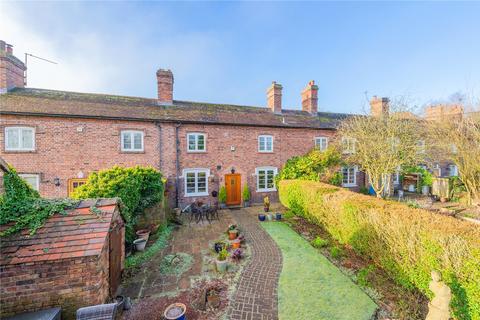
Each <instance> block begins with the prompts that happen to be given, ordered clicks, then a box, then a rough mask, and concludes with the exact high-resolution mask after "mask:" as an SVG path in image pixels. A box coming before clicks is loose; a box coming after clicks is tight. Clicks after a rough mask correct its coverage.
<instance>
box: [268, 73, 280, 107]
mask: <svg viewBox="0 0 480 320" xmlns="http://www.w3.org/2000/svg"><path fill="white" fill-rule="evenodd" d="M267 107H268V108H269V109H270V110H272V112H274V113H282V85H281V84H279V83H277V82H276V81H272V85H271V86H270V87H269V88H268V90H267Z"/></svg>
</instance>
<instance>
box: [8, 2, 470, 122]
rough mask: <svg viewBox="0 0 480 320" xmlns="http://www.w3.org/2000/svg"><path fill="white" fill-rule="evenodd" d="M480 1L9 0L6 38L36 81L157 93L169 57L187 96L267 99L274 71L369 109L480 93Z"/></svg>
mask: <svg viewBox="0 0 480 320" xmlns="http://www.w3.org/2000/svg"><path fill="white" fill-rule="evenodd" d="M479 12H480V2H479V3H474V2H464V3H459V2H398V3H395V2H241V3H238V2H235V3H234V2H181V3H178V2H147V3H140V2H129V3H127V2H108V3H101V2H75V3H73V2H69V3H58V2H45V3H33V2H22V3H14V2H2V3H0V38H2V39H4V40H6V41H7V42H9V43H11V44H13V45H14V52H15V53H16V54H17V55H19V56H20V57H22V58H23V52H30V53H33V54H36V55H39V56H42V57H45V58H48V59H52V60H55V61H58V62H59V64H58V65H51V64H47V63H44V62H40V61H33V60H31V62H30V63H29V74H28V76H29V81H28V85H29V86H31V87H41V88H50V89H63V90H74V91H87V92H101V93H113V94H122V95H132V96H145V97H155V96H156V79H155V71H156V70H157V69H158V68H160V67H162V68H170V69H172V71H173V72H174V75H175V89H174V90H175V91H174V97H175V98H176V99H181V100H192V101H207V102H216V103H234V104H244V105H258V106H262V105H265V99H266V95H265V91H266V88H267V87H268V86H269V84H270V83H271V81H273V80H275V81H277V82H279V83H281V84H282V85H283V87H284V89H283V96H284V99H283V101H284V106H286V107H289V108H297V109H298V108H299V106H300V92H301V90H302V89H303V87H304V86H305V85H306V84H307V83H308V81H309V80H312V79H313V80H315V81H316V83H317V84H318V85H319V109H320V110H323V111H333V112H361V111H362V108H364V106H365V101H366V99H365V97H366V96H369V97H370V96H372V95H379V96H389V97H395V96H408V97H409V98H410V99H411V101H413V102H414V103H416V104H419V105H423V104H425V103H428V102H431V101H433V100H443V99H446V98H448V97H449V96H450V95H451V94H453V93H455V92H458V91H462V92H466V93H467V94H469V95H471V94H474V95H476V96H479V95H478V93H479V92H480V41H479V34H480V19H479V18H478V15H479Z"/></svg>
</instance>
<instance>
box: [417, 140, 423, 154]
mask: <svg viewBox="0 0 480 320" xmlns="http://www.w3.org/2000/svg"><path fill="white" fill-rule="evenodd" d="M417 148H418V153H425V140H418V141H417Z"/></svg>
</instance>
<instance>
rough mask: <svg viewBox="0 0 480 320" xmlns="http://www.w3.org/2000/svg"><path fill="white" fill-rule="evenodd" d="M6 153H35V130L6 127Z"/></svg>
mask: <svg viewBox="0 0 480 320" xmlns="http://www.w3.org/2000/svg"><path fill="white" fill-rule="evenodd" d="M5 150H6V151H34V150H35V128H32V127H6V128H5Z"/></svg>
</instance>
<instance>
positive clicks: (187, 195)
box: [185, 192, 209, 198]
mask: <svg viewBox="0 0 480 320" xmlns="http://www.w3.org/2000/svg"><path fill="white" fill-rule="evenodd" d="M208 196H209V194H208V192H202V193H185V197H186V198H192V197H208Z"/></svg>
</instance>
